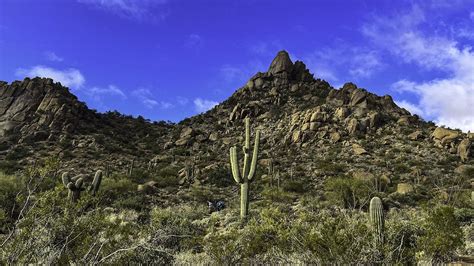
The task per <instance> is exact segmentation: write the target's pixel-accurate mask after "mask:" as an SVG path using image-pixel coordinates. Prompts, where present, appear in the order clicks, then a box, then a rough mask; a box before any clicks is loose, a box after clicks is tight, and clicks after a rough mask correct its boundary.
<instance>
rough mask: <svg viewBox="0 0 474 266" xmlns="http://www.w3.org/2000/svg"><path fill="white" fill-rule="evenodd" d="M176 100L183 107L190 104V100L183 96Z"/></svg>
mask: <svg viewBox="0 0 474 266" xmlns="http://www.w3.org/2000/svg"><path fill="white" fill-rule="evenodd" d="M176 100H177V102H178V104H179V105H181V106H184V105H187V104H188V103H189V99H188V98H184V97H181V96H178V97H177V98H176Z"/></svg>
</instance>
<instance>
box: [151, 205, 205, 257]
mask: <svg viewBox="0 0 474 266" xmlns="http://www.w3.org/2000/svg"><path fill="white" fill-rule="evenodd" d="M204 214H207V212H206V211H205V209H203V208H201V209H199V208H198V209H196V208H195V207H191V206H187V205H181V206H174V207H169V208H158V207H156V208H154V209H152V211H151V213H150V220H151V222H150V228H151V229H150V230H151V234H152V235H154V239H155V244H157V245H161V246H164V247H166V248H173V249H174V250H177V251H183V250H189V249H192V250H200V249H201V248H202V245H201V241H202V235H203V232H204V230H203V228H201V227H200V226H198V225H197V224H196V223H193V221H195V220H198V219H201V218H202V217H203V215H204Z"/></svg>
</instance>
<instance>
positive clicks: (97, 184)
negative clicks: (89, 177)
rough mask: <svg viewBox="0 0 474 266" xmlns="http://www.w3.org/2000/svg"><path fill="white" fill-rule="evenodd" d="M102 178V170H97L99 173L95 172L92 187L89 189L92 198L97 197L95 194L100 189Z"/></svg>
mask: <svg viewBox="0 0 474 266" xmlns="http://www.w3.org/2000/svg"><path fill="white" fill-rule="evenodd" d="M102 176H103V173H102V171H101V170H97V172H95V176H94V180H93V181H92V184H91V187H90V189H89V191H90V192H91V193H92V196H95V194H97V191H98V190H99V187H100V183H101V182H102Z"/></svg>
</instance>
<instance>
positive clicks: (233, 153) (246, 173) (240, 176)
mask: <svg viewBox="0 0 474 266" xmlns="http://www.w3.org/2000/svg"><path fill="white" fill-rule="evenodd" d="M259 143H260V131H259V130H257V131H256V132H255V144H254V146H253V154H252V159H251V160H250V119H249V118H248V117H247V118H245V143H244V147H243V151H244V166H243V168H242V172H240V170H239V160H238V157H237V147H235V146H234V147H231V148H230V165H231V169H232V176H233V177H234V180H235V182H237V183H239V184H240V217H241V218H242V219H245V218H246V217H247V214H248V211H249V201H248V197H249V182H250V181H252V178H253V176H254V175H255V170H256V168H257V157H258V145H259Z"/></svg>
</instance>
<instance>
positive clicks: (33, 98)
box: [0, 77, 94, 142]
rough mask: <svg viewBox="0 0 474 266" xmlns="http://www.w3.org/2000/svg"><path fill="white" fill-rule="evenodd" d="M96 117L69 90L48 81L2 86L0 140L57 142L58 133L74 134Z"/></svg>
mask: <svg viewBox="0 0 474 266" xmlns="http://www.w3.org/2000/svg"><path fill="white" fill-rule="evenodd" d="M93 117H94V115H93V112H91V111H90V110H89V109H88V108H87V106H86V105H85V104H84V103H82V102H80V101H79V100H78V99H77V97H76V96H74V95H73V94H71V93H70V92H69V90H68V89H67V88H65V87H63V86H62V85H61V83H55V82H53V80H52V79H49V78H39V77H36V78H33V79H30V78H25V79H24V80H23V81H15V82H12V83H11V84H7V83H6V82H1V83H0V137H5V136H7V135H9V136H16V137H19V138H20V142H22V141H27V140H33V141H35V140H44V139H54V138H55V137H56V136H57V132H69V133H72V132H74V130H75V129H77V128H78V127H80V126H81V125H80V123H79V125H78V122H84V121H88V120H91V119H93Z"/></svg>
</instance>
